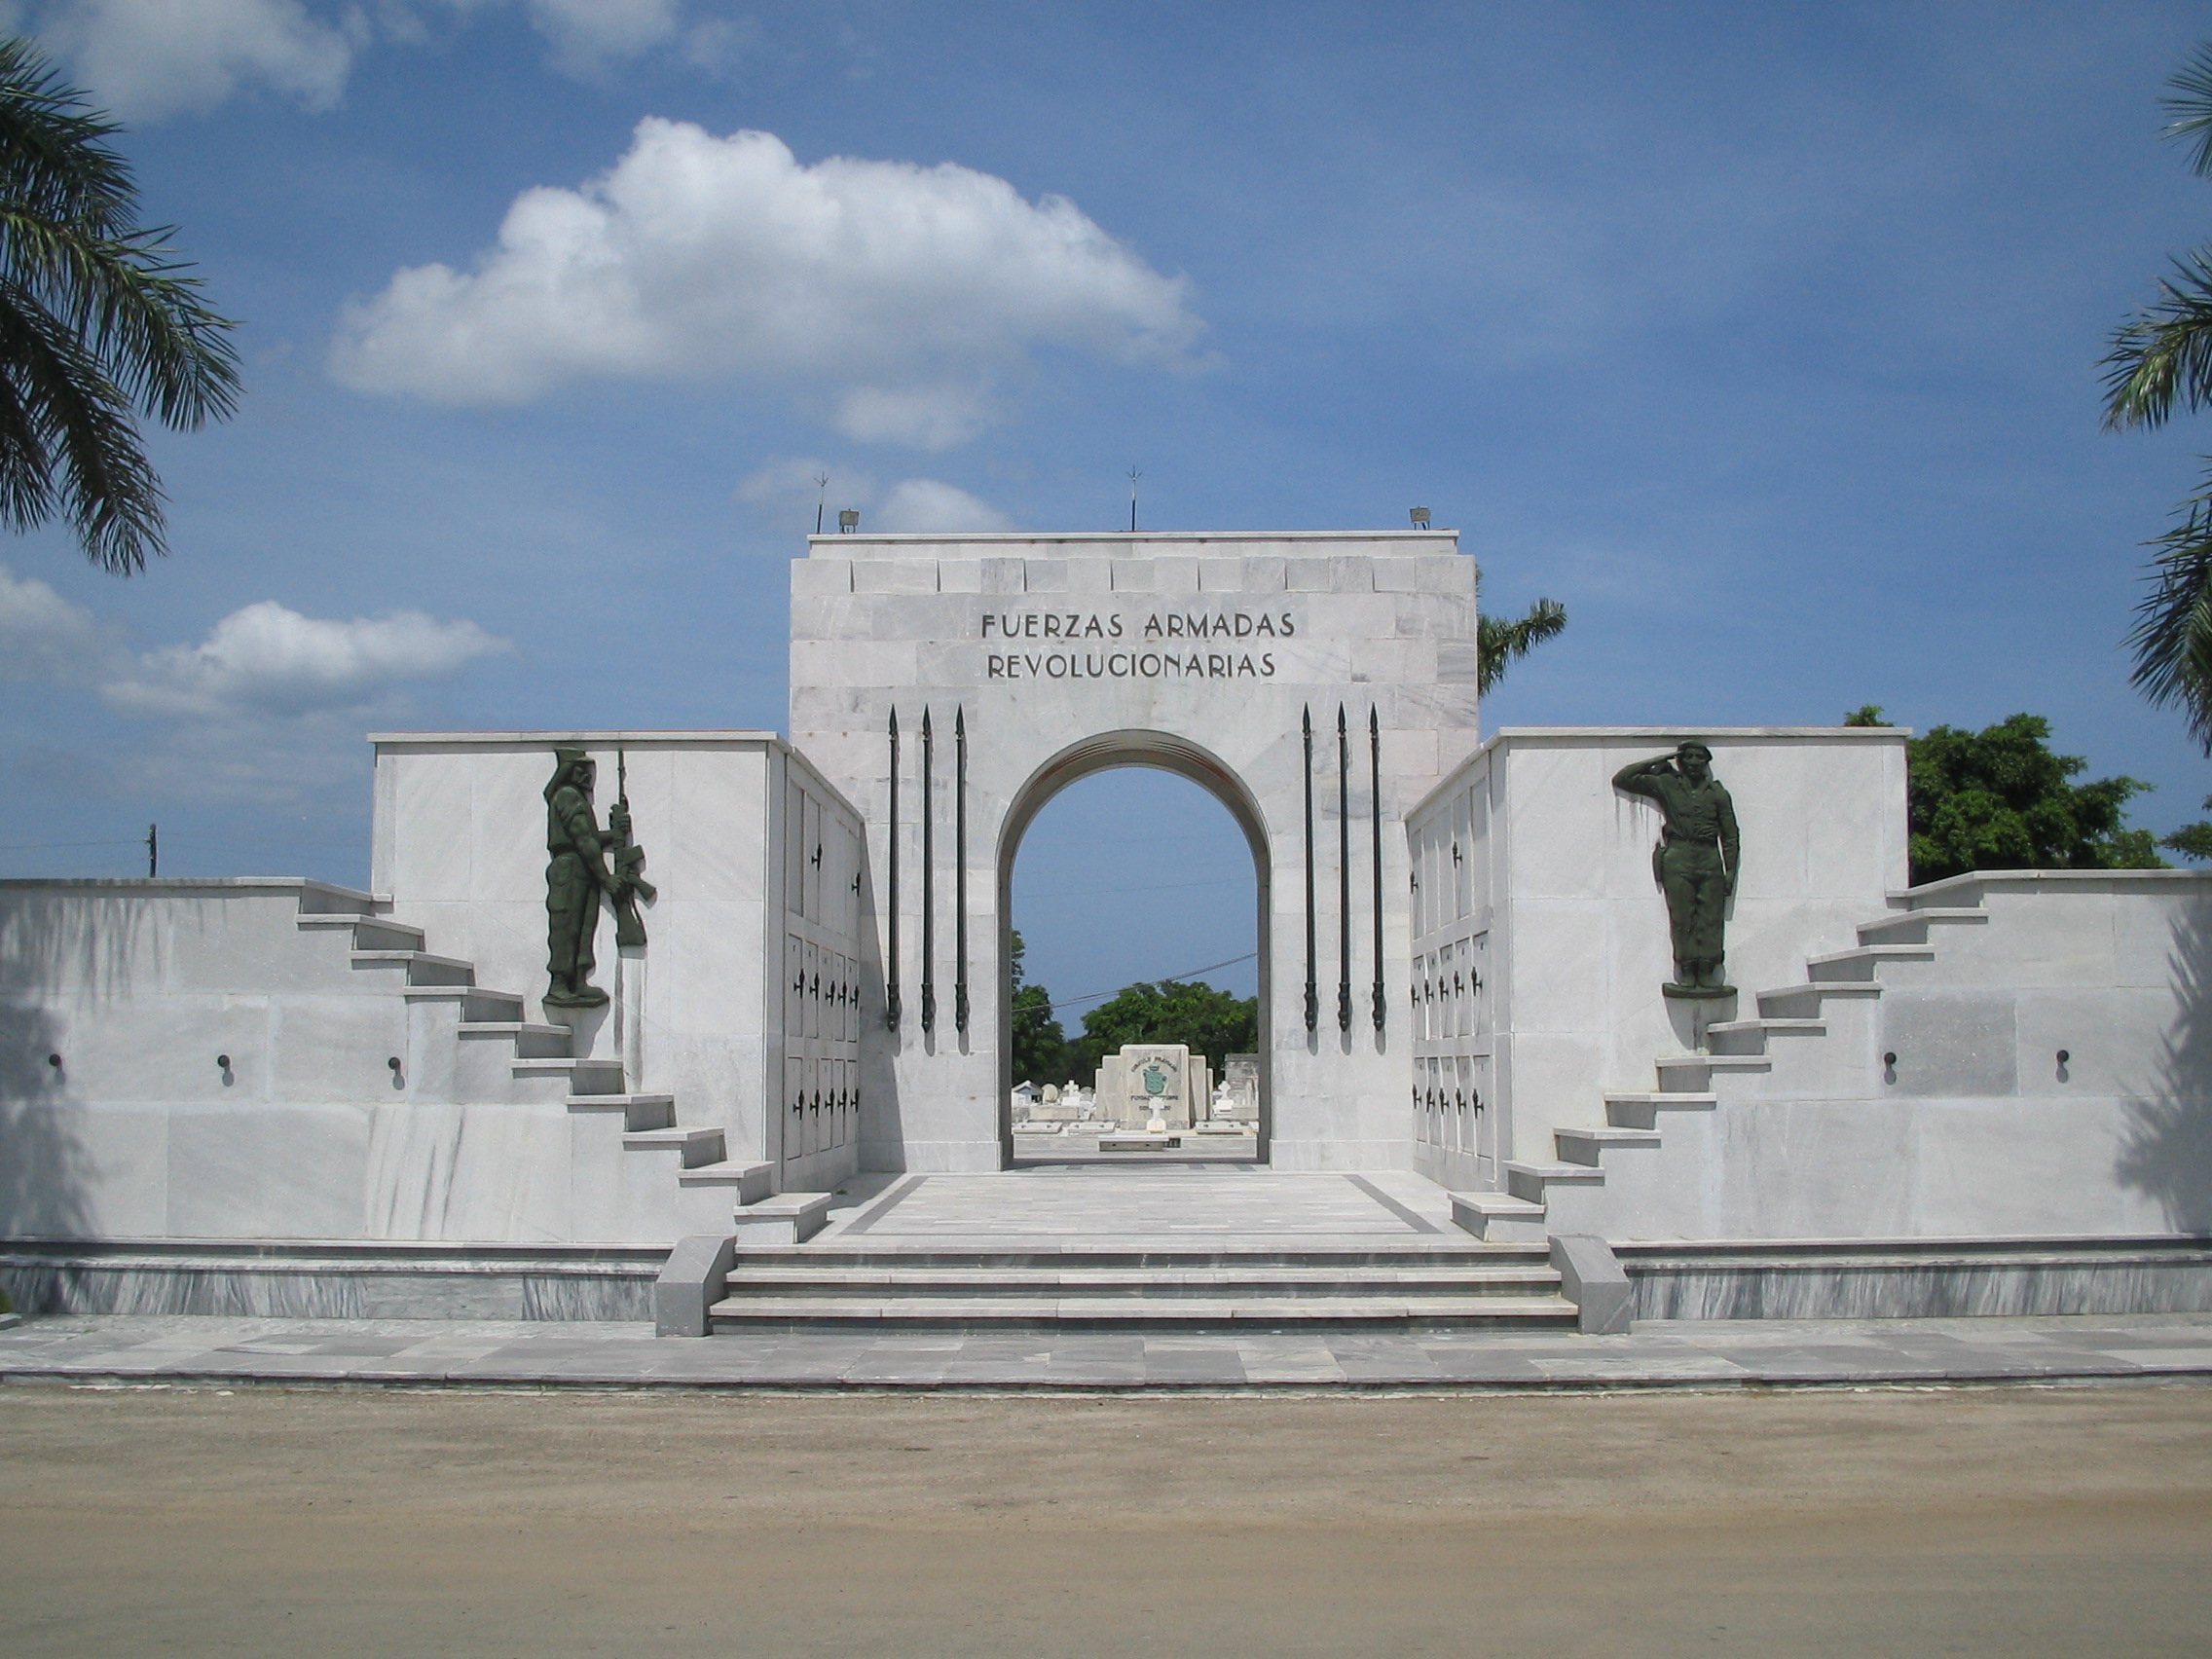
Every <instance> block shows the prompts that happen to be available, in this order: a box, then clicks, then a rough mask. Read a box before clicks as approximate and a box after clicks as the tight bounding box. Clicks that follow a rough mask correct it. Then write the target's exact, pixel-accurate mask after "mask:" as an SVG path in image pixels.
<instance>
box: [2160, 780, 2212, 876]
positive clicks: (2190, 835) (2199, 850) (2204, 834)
mask: <svg viewBox="0 0 2212 1659" xmlns="http://www.w3.org/2000/svg"><path fill="white" fill-rule="evenodd" d="M2204 810H2205V811H2206V812H2212V795H2206V796H2205V797H2204ZM2158 845H2159V846H2161V847H2164V848H2166V849H2167V850H2168V851H2170V852H2176V853H2179V854H2181V856H2182V857H2183V858H2185V859H2194V860H2195V861H2196V862H2197V863H2199V864H2202V863H2203V862H2204V861H2205V860H2207V859H2212V823H2207V822H2205V821H2204V820H2203V819H2201V818H2200V819H2198V820H2197V821H2196V822H2195V823H2194V824H2184V825H2183V826H2182V827H2181V828H2180V829H2179V830H2175V831H2174V832H2173V833H2172V834H2171V835H2161V836H2160V837H2159V838H2158Z"/></svg>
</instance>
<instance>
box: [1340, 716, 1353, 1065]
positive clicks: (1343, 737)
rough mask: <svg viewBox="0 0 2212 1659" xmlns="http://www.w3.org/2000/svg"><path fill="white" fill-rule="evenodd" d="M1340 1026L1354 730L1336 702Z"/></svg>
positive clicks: (1347, 982) (1347, 972)
mask: <svg viewBox="0 0 2212 1659" xmlns="http://www.w3.org/2000/svg"><path fill="white" fill-rule="evenodd" d="M1337 1029H1338V1030H1339V1031H1346V1032H1348V1031H1349V1030H1351V733H1350V731H1349V730H1347V729H1346V725H1345V706H1344V705H1343V704H1342V703H1339V704H1338V705H1337Z"/></svg>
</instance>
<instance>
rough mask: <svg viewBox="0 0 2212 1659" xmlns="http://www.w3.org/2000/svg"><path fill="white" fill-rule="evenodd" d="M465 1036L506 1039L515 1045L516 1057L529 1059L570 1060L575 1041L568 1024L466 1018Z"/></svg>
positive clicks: (463, 1032)
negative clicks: (572, 1045)
mask: <svg viewBox="0 0 2212 1659" xmlns="http://www.w3.org/2000/svg"><path fill="white" fill-rule="evenodd" d="M461 1036H462V1037H463V1038H476V1039H479V1040H482V1041H487V1042H497V1041H499V1040H500V1039H504V1040H506V1041H508V1042H511V1043H512V1044H514V1046H515V1056H516V1058H518V1059H528V1060H555V1059H568V1058H570V1057H571V1056H570V1053H569V1045H570V1044H571V1042H573V1041H574V1040H575V1033H574V1032H572V1031H571V1030H570V1029H569V1028H568V1027H567V1026H566V1025H539V1024H536V1023H535V1022H534V1021H531V1020H527V1019H464V1020H462V1021H461Z"/></svg>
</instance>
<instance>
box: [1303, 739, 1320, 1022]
mask: <svg viewBox="0 0 2212 1659" xmlns="http://www.w3.org/2000/svg"><path fill="white" fill-rule="evenodd" d="M1301 724H1302V725H1303V726H1304V727H1305V731H1306V1029H1307V1030H1308V1031H1309V1032H1311V1031H1314V1030H1316V1029H1318V1028H1319V1026H1320V1023H1321V992H1320V988H1319V987H1318V986H1317V985H1316V984H1315V983H1314V982H1313V706H1312V705H1311V704H1310V703H1309V704H1308V705H1307V706H1306V713H1305V715H1304V716H1303V717H1302V719H1301Z"/></svg>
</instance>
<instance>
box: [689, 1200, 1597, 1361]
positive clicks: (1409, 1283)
mask: <svg viewBox="0 0 2212 1659" xmlns="http://www.w3.org/2000/svg"><path fill="white" fill-rule="evenodd" d="M1576 1318H1577V1309H1576V1308H1575V1305H1574V1304H1573V1303H1572V1302H1569V1301H1568V1300H1567V1298H1566V1297H1565V1296H1563V1295H1562V1294H1561V1279H1560V1274H1559V1272H1557V1271H1556V1270H1555V1269H1554V1268H1553V1267H1552V1265H1551V1261H1550V1256H1549V1252H1548V1249H1547V1248H1546V1246H1544V1245H1543V1244H1541V1243H1532V1244H1524V1243H1498V1242H1484V1241H1481V1240H1477V1239H1473V1238H1470V1237H1468V1236H1467V1235H1466V1234H1464V1233H1463V1232H1460V1231H1459V1230H1457V1229H1456V1228H1455V1227H1454V1226H1453V1224H1452V1221H1451V1207H1450V1198H1449V1195H1447V1194H1445V1193H1444V1192H1443V1190H1442V1189H1440V1188H1434V1187H1431V1186H1430V1185H1429V1184H1428V1183H1425V1182H1421V1181H1419V1180H1418V1179H1416V1178H1412V1177H1407V1176H1402V1175H1374V1176H1359V1175H1305V1174H1300V1175H1289V1174H1276V1173H1274V1172H1272V1171H1269V1170H1265V1169H1255V1168H1250V1167H1242V1168H1238V1167H1231V1168H1227V1169H1225V1168H1223V1167H1221V1166H1219V1165H1215V1166H1210V1167H1193V1168H1186V1169H1167V1168H1162V1167H1160V1166H1158V1165H1153V1166H1148V1167H1144V1168H1125V1169H1116V1168H1111V1167H1107V1168H1098V1167H1075V1168H1059V1169H1051V1170H1026V1169H1022V1170H1010V1171H1006V1172H1004V1173H1001V1174H995V1175H908V1176H904V1177H901V1178H900V1179H898V1180H896V1181H894V1182H893V1183H892V1184H891V1185H889V1186H888V1187H886V1188H884V1189H883V1190H882V1191H880V1192H879V1193H876V1194H875V1195H873V1196H871V1197H869V1198H866V1199H865V1200H864V1201H862V1202H860V1203H858V1204H856V1205H854V1206H852V1207H851V1208H849V1209H847V1210H845V1211H843V1212H842V1213H841V1214H840V1215H839V1216H838V1217H837V1219H836V1220H835V1221H833V1222H832V1223H831V1225H830V1227H829V1228H827V1229H826V1230H825V1231H824V1232H823V1234H821V1235H819V1236H817V1237H816V1238H814V1239H812V1240H810V1241H808V1242H807V1243H804V1244H764V1245H747V1246H742V1247H741V1248H740V1249H739V1250H738V1251H737V1254H736V1259H735V1262H734V1264H733V1265H732V1267H731V1269H730V1271H729V1272H728V1274H727V1276H726V1278H725V1279H724V1281H723V1285H722V1294H721V1296H720V1297H719V1298H717V1299H715V1300H713V1302H712V1304H711V1307H710V1310H709V1326H710V1329H711V1330H712V1331H714V1332H716V1333H719V1334H728V1333H737V1332H749V1331H764V1330H765V1331H774V1330H825V1329H830V1330H834V1329H838V1328H849V1329H853V1330H855V1331H859V1330H862V1329H864V1328H865V1329H866V1330H869V1331H875V1332H881V1331H885V1330H941V1331H963V1332H988V1331H994V1330H998V1331H1007V1332H1010V1333H1012V1332H1019V1331H1037V1330H1069V1329H1077V1330H1096V1331H1124V1332H1134V1331H1151V1332H1161V1331H1191V1332H1200V1331H1204V1332H1221V1331H1284V1330H1297V1329H1347V1328H1348V1329H1376V1330H1397V1331H1404V1330H1422V1329H1437V1330H1445V1329H1465V1328H1467V1327H1470V1326H1479V1327H1491V1328H1500V1329H1502V1328H1523V1329H1526V1328H1530V1327H1536V1328H1543V1327H1552V1328H1557V1329H1560V1330H1572V1329H1573V1328H1574V1326H1575V1321H1576Z"/></svg>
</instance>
